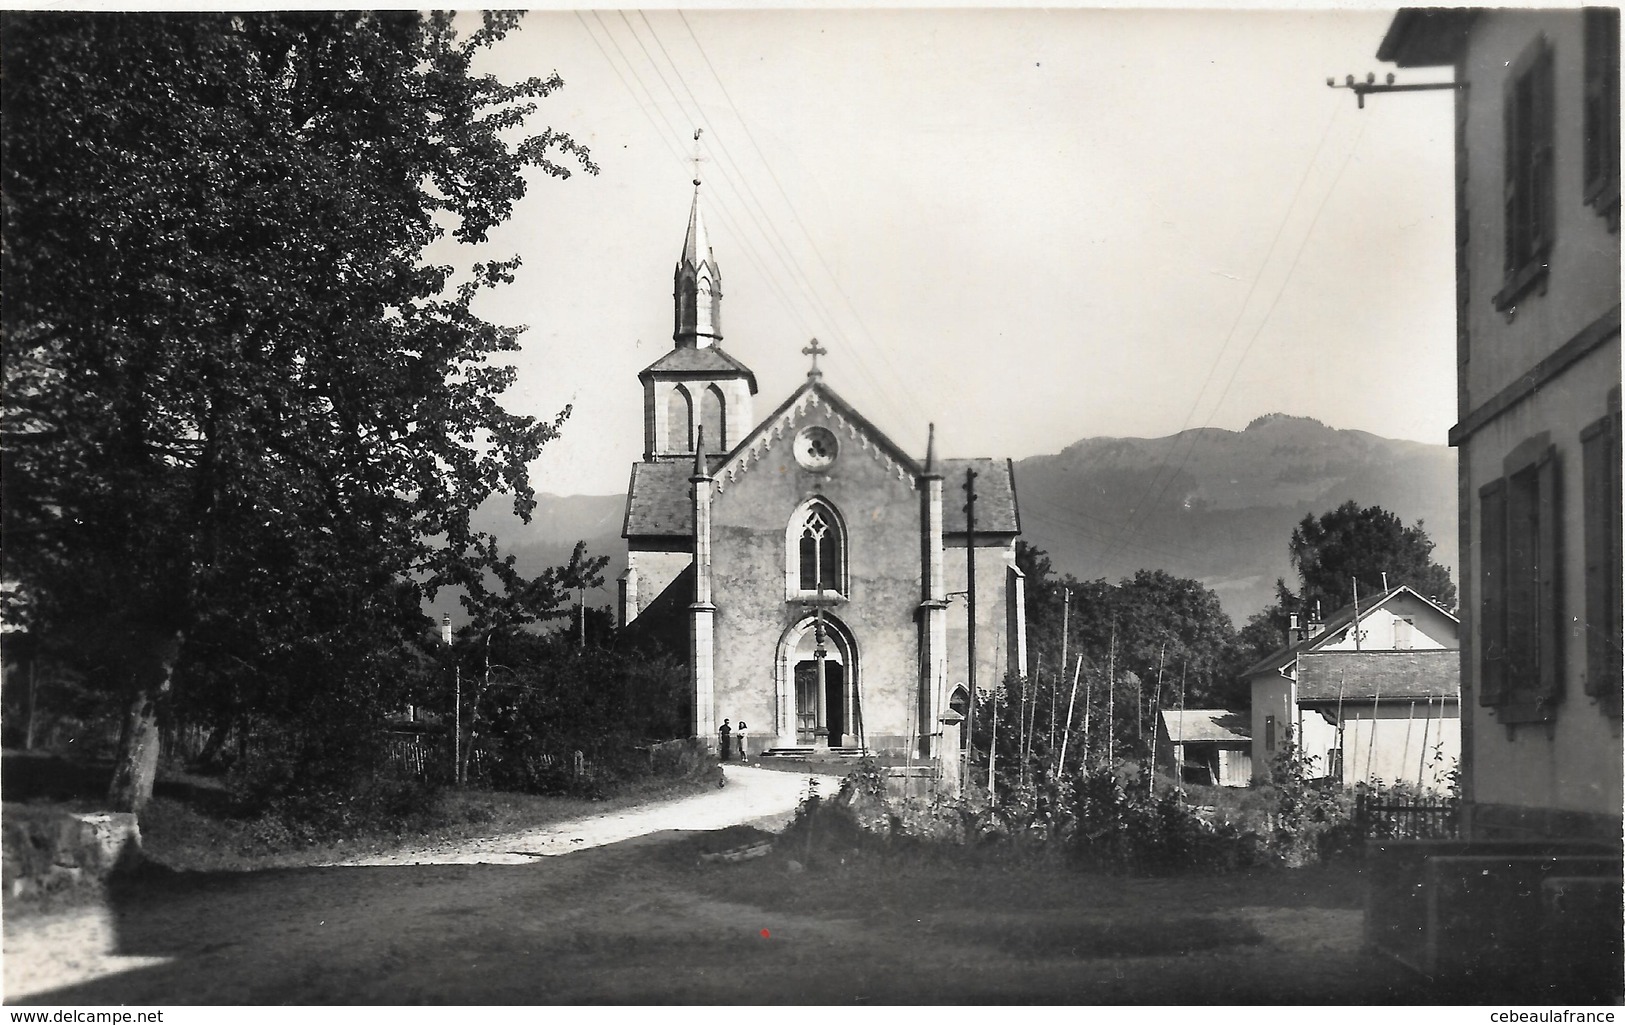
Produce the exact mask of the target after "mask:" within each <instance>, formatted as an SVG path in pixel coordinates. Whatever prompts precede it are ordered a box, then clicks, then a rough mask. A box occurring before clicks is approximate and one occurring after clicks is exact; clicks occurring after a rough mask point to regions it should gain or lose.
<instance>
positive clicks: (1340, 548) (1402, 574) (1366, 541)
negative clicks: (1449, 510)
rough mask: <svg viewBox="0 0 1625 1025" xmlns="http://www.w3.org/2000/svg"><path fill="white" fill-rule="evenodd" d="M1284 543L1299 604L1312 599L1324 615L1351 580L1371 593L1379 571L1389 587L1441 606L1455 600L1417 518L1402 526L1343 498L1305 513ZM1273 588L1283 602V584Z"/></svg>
mask: <svg viewBox="0 0 1625 1025" xmlns="http://www.w3.org/2000/svg"><path fill="white" fill-rule="evenodd" d="M1288 548H1289V550H1290V551H1291V555H1292V566H1293V568H1294V569H1296V570H1297V571H1298V580H1299V584H1300V587H1299V590H1298V593H1297V595H1296V598H1297V600H1298V601H1300V602H1301V603H1302V605H1301V607H1302V608H1305V609H1312V608H1314V605H1315V602H1317V601H1318V602H1320V603H1321V609H1322V612H1323V613H1325V614H1327V615H1330V614H1331V612H1332V611H1333V610H1335V609H1340V608H1342V607H1343V606H1345V605H1348V604H1349V603H1350V602H1352V601H1353V600H1354V581H1356V580H1358V581H1359V585H1360V591H1361V593H1362V594H1366V595H1371V594H1375V593H1377V592H1378V591H1380V590H1381V589H1382V580H1383V575H1384V574H1387V579H1388V586H1390V587H1397V586H1398V585H1400V584H1407V585H1409V586H1410V587H1411V588H1412V589H1414V590H1415V591H1417V592H1418V593H1420V594H1422V595H1424V596H1425V597H1428V598H1431V599H1433V600H1434V601H1436V602H1438V603H1439V604H1440V605H1443V606H1444V607H1445V608H1452V607H1454V606H1455V604H1456V585H1455V584H1454V583H1452V582H1451V580H1450V571H1449V570H1447V569H1445V568H1444V567H1443V566H1439V565H1437V564H1435V563H1434V562H1433V558H1432V554H1433V541H1432V539H1430V538H1429V537H1428V535H1427V531H1425V530H1423V529H1422V523H1421V521H1420V520H1419V521H1417V523H1416V525H1415V526H1411V527H1407V526H1405V525H1404V523H1402V522H1401V521H1400V519H1399V517H1398V516H1395V515H1394V514H1393V513H1391V512H1389V511H1388V510H1386V509H1384V508H1382V507H1381V506H1376V505H1373V506H1368V507H1366V508H1364V509H1362V508H1360V506H1359V505H1358V504H1356V503H1355V502H1353V501H1348V502H1344V503H1343V504H1342V505H1340V506H1338V507H1337V508H1336V509H1333V510H1332V511H1331V512H1328V513H1325V514H1324V515H1322V516H1320V517H1315V516H1305V517H1304V518H1303V520H1302V521H1301V522H1300V523H1299V524H1298V525H1297V527H1295V528H1294V529H1293V531H1292V538H1291V540H1290V541H1289V542H1288ZM1277 590H1278V591H1281V592H1282V597H1283V602H1282V604H1283V606H1285V605H1286V604H1287V602H1286V600H1285V599H1286V597H1287V595H1286V593H1285V587H1284V585H1279V584H1278V585H1277Z"/></svg>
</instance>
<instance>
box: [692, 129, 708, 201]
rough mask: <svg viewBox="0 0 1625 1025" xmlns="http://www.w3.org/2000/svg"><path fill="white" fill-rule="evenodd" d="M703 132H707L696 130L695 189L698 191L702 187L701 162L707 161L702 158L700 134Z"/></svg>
mask: <svg viewBox="0 0 1625 1025" xmlns="http://www.w3.org/2000/svg"><path fill="white" fill-rule="evenodd" d="M703 131H705V129H703V128H696V129H694V187H695V188H696V189H697V188H699V187H700V161H702V160H704V159H705V158H704V157H702V156H700V133H701V132H703Z"/></svg>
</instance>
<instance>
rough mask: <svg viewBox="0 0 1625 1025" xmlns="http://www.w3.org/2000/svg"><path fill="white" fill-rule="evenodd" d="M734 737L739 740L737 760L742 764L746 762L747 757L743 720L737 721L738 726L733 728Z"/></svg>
mask: <svg viewBox="0 0 1625 1025" xmlns="http://www.w3.org/2000/svg"><path fill="white" fill-rule="evenodd" d="M734 736H736V737H738V738H739V760H740V761H742V762H743V761H746V760H747V757H746V755H745V720H743V719H741V720H739V725H738V726H735V727H734Z"/></svg>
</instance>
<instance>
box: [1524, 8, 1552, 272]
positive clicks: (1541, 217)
mask: <svg viewBox="0 0 1625 1025" xmlns="http://www.w3.org/2000/svg"><path fill="white" fill-rule="evenodd" d="M1529 77H1530V96H1529V101H1530V108H1531V109H1530V111H1529V122H1528V124H1527V125H1526V130H1527V131H1528V132H1529V134H1530V139H1529V160H1530V168H1529V191H1530V196H1529V213H1530V238H1529V248H1528V250H1527V251H1526V253H1525V255H1526V256H1528V257H1531V258H1544V254H1545V253H1546V252H1547V251H1548V250H1549V249H1551V246H1552V239H1553V237H1554V236H1555V234H1556V229H1557V183H1556V181H1555V178H1556V175H1555V174H1554V172H1553V163H1554V161H1553V150H1554V149H1555V146H1554V143H1553V139H1552V132H1553V124H1552V122H1553V121H1555V120H1556V107H1555V104H1554V102H1553V97H1552V87H1553V82H1552V48H1551V46H1549V45H1547V44H1546V43H1545V41H1544V40H1543V41H1542V42H1541V46H1540V52H1539V55H1538V56H1536V58H1535V64H1534V67H1533V68H1531V69H1530V75H1529Z"/></svg>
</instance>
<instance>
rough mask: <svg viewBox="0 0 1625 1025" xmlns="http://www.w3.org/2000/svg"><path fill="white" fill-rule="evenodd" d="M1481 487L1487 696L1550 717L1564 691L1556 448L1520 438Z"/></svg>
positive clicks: (1483, 689)
mask: <svg viewBox="0 0 1625 1025" xmlns="http://www.w3.org/2000/svg"><path fill="white" fill-rule="evenodd" d="M1507 464H1508V473H1507V475H1506V477H1504V478H1503V479H1502V480H1500V481H1496V482H1494V483H1493V484H1491V485H1488V486H1486V487H1484V488H1483V489H1481V490H1480V491H1479V512H1480V516H1481V519H1482V524H1481V527H1480V530H1481V535H1480V540H1481V552H1480V558H1481V563H1482V566H1481V569H1480V576H1479V584H1480V596H1479V618H1480V625H1479V644H1480V648H1481V651H1480V656H1479V701H1480V703H1482V704H1485V705H1494V706H1497V707H1498V709H1499V712H1498V714H1499V716H1500V718H1501V720H1502V721H1503V722H1509V723H1516V722H1543V721H1546V720H1548V719H1550V718H1551V717H1552V714H1553V711H1554V709H1555V707H1556V705H1557V702H1558V701H1559V700H1560V699H1561V698H1562V691H1563V639H1564V627H1565V624H1564V622H1563V616H1562V608H1561V605H1562V601H1561V598H1562V573H1561V565H1562V556H1563V552H1562V518H1561V509H1560V508H1559V505H1558V502H1559V492H1558V483H1559V482H1558V461H1557V452H1556V448H1555V447H1554V446H1552V445H1550V444H1548V443H1547V442H1546V441H1545V438H1544V436H1543V437H1542V438H1540V439H1535V440H1532V441H1531V442H1526V443H1525V444H1523V445H1520V446H1519V447H1518V448H1517V449H1516V450H1514V452H1513V454H1512V455H1511V456H1509V457H1508V459H1507Z"/></svg>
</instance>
